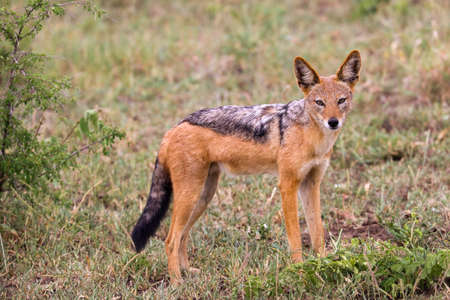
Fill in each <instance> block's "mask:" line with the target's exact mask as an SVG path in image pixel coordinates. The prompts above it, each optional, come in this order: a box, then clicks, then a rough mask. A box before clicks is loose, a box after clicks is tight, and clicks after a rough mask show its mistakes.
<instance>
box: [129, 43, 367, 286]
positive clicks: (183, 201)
mask: <svg viewBox="0 0 450 300" xmlns="http://www.w3.org/2000/svg"><path fill="white" fill-rule="evenodd" d="M294 64H295V67H294V69H295V76H296V78H297V81H298V85H299V86H300V88H301V89H302V90H303V93H304V94H305V97H304V99H301V100H294V101H291V102H289V103H287V104H266V105H255V106H245V107H241V106H222V107H218V108H211V109H202V110H199V111H197V112H195V113H193V114H191V115H189V116H188V117H187V118H185V119H184V120H183V121H181V122H180V123H179V124H178V125H177V126H176V127H174V128H172V129H171V130H169V131H168V132H167V133H166V134H165V136H164V138H163V141H162V143H161V147H160V150H159V153H158V157H157V159H156V163H155V169H154V171H153V178H152V185H151V190H150V195H149V197H148V202H147V205H146V206H145V208H144V211H143V213H142V215H141V217H140V218H139V220H138V222H137V224H136V226H135V228H134V229H133V232H132V238H133V241H134V244H135V247H136V250H137V251H141V250H142V249H143V248H144V246H145V244H146V242H147V240H148V239H149V237H150V236H151V235H153V234H154V233H155V231H156V229H157V228H158V226H159V224H160V222H161V220H162V218H163V217H164V215H165V213H166V211H167V210H168V207H169V203H170V200H171V198H172V194H173V212H172V220H171V221H172V223H171V225H170V230H169V234H168V236H167V239H166V253H167V256H168V268H169V274H170V276H171V278H172V280H173V281H177V280H180V279H181V272H180V271H181V269H187V270H192V271H194V269H192V268H190V267H189V261H188V256H187V243H188V237H189V230H190V229H191V228H192V226H193V225H194V223H195V221H197V219H198V218H199V217H200V215H201V214H202V213H203V212H204V211H205V209H206V207H207V205H208V203H209V202H210V201H211V199H212V197H213V195H214V193H215V190H216V187H217V182H218V180H219V175H220V172H221V171H225V172H227V173H232V174H240V175H241V174H257V173H267V172H269V173H275V174H278V176H279V189H280V192H281V196H282V208H283V213H284V220H285V223H286V231H287V236H288V241H289V248H290V251H291V257H292V260H293V261H294V262H300V261H302V244H301V237H300V226H299V221H298V203H297V192H298V195H299V197H300V199H302V202H303V209H304V212H305V217H306V222H307V225H308V229H309V232H310V235H311V240H312V246H313V249H314V250H315V251H316V252H317V253H318V254H319V255H324V254H325V246H324V231H323V225H322V219H321V212H320V182H321V181H322V178H323V175H324V173H325V170H326V169H327V167H328V164H329V160H330V156H331V152H332V148H333V145H334V143H335V141H336V138H337V137H338V134H339V132H340V130H341V128H342V125H343V124H344V121H345V117H346V114H347V112H349V111H350V109H351V105H352V92H353V87H354V86H355V84H356V82H357V81H358V79H359V70H360V67H361V57H360V54H359V52H358V51H356V50H354V51H352V52H351V53H350V54H349V55H348V57H347V59H346V60H345V61H344V63H343V64H342V66H341V67H340V68H339V70H338V72H337V73H336V75H332V76H328V77H322V76H319V75H318V74H317V73H316V71H315V70H314V69H313V68H312V67H311V66H310V65H309V64H308V63H307V62H306V61H305V60H304V59H303V58H300V57H296V58H295V63H294Z"/></svg>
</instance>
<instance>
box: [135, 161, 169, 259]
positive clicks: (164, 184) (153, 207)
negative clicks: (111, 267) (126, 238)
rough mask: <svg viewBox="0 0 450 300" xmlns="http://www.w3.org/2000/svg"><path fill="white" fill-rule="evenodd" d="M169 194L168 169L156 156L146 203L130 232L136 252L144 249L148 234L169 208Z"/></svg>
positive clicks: (154, 229)
mask: <svg viewBox="0 0 450 300" xmlns="http://www.w3.org/2000/svg"><path fill="white" fill-rule="evenodd" d="M171 195H172V181H171V180H170V174H169V171H168V170H167V169H166V168H164V166H162V165H160V164H159V163H158V158H157V159H156V162H155V170H154V171H153V177H152V186H151V188H150V195H149V196H148V200H147V204H146V205H145V208H144V211H143V212H142V215H141V216H140V218H139V220H138V221H137V223H136V226H134V229H133V232H132V233H131V238H132V239H133V242H134V246H135V248H136V251H137V252H140V251H141V250H142V249H144V247H145V244H146V243H147V241H148V239H149V238H150V236H152V235H153V234H154V233H155V232H156V229H158V227H159V224H160V223H161V220H162V219H163V218H164V215H165V214H166V212H167V210H168V208H169V204H170V199H171Z"/></svg>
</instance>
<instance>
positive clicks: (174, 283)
mask: <svg viewBox="0 0 450 300" xmlns="http://www.w3.org/2000/svg"><path fill="white" fill-rule="evenodd" d="M182 284H183V278H181V277H178V278H177V277H170V285H171V286H173V287H177V286H180V285H182Z"/></svg>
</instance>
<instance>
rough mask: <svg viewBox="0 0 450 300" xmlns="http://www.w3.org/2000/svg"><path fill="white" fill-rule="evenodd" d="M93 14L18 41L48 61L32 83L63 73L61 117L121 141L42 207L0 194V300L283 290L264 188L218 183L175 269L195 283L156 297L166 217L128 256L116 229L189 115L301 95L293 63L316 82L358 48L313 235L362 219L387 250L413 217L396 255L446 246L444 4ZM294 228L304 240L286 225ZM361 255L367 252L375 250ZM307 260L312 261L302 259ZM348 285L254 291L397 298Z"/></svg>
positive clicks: (167, 6)
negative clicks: (184, 268)
mask: <svg viewBox="0 0 450 300" xmlns="http://www.w3.org/2000/svg"><path fill="white" fill-rule="evenodd" d="M103 4H104V8H105V9H106V10H107V11H108V16H107V17H106V18H104V19H103V20H94V19H93V18H92V17H90V16H87V15H84V14H82V13H80V11H78V10H76V9H70V10H69V11H68V13H67V14H66V16H64V17H63V18H59V19H53V20H52V21H51V23H50V24H49V26H47V28H46V29H45V30H44V31H43V32H42V33H41V34H40V35H39V37H38V40H37V41H36V44H34V45H33V47H34V48H35V49H36V50H39V51H40V52H42V53H47V54H50V55H52V56H53V60H51V61H50V62H49V68H48V72H50V73H52V74H55V75H58V76H61V75H63V76H69V77H71V78H72V79H73V84H74V86H75V87H76V89H75V90H74V91H73V93H74V96H76V98H77V99H78V100H77V101H76V103H74V104H73V105H71V106H67V107H66V108H65V111H64V114H66V115H67V116H68V117H69V118H73V119H77V118H79V117H81V116H82V115H83V113H84V111H85V110H86V109H90V108H98V109H100V111H101V113H102V115H103V116H104V118H106V119H108V120H109V121H110V122H112V123H114V124H117V125H118V126H120V127H121V128H123V129H124V130H125V131H126V133H127V137H126V139H125V140H124V141H123V142H121V143H119V144H117V145H116V146H115V151H114V152H113V153H112V155H111V156H109V157H105V156H102V155H95V156H90V157H87V156H85V157H81V158H80V160H79V164H80V169H79V170H78V171H74V172H68V173H67V174H63V176H64V178H65V185H64V186H55V187H54V194H52V195H37V196H32V195H21V194H7V195H3V196H2V198H1V199H0V203H1V206H0V207H1V208H0V212H1V213H0V217H1V219H2V220H1V225H0V226H1V227H0V233H1V241H2V244H1V245H0V246H1V248H2V249H1V257H2V261H1V266H0V284H1V286H2V288H1V289H0V297H2V298H11V297H15V298H41V297H56V298H75V297H78V298H150V299H155V298H157V299H158V298H159V299H167V298H169V299H170V298H174V299H175V298H182V299H184V298H188V299H193V298H212V299H216V298H217V299H222V298H246V297H247V298H252V295H253V294H251V293H250V294H249V293H248V292H249V290H248V287H249V284H251V282H252V280H254V278H257V279H258V280H257V281H258V282H261V284H263V286H264V284H268V283H271V282H273V283H274V284H275V285H278V284H280V285H281V284H284V285H286V284H288V285H290V286H293V287H295V284H297V282H296V281H295V280H293V281H292V283H290V282H289V281H288V282H286V281H284V282H280V283H278V281H277V280H278V278H279V277H278V275H277V274H289V268H290V267H289V257H288V250H287V240H286V234H285V232H284V230H285V229H284V225H283V221H282V217H281V213H280V205H281V203H280V200H281V199H280V194H279V192H278V191H277V190H276V189H275V190H274V188H275V187H276V183H277V180H276V178H273V177H272V176H268V175H263V176H252V177H237V178H229V177H222V179H221V181H220V186H219V189H218V191H217V193H216V195H215V197H214V200H213V202H212V204H211V205H210V206H209V207H208V210H207V212H206V213H205V215H204V216H202V218H201V220H200V222H198V224H196V226H195V227H194V229H193V231H192V234H191V239H192V241H191V246H190V253H189V254H190V258H191V263H192V264H193V266H195V267H197V268H200V269H201V273H200V274H199V275H191V274H185V283H184V284H183V285H182V286H180V287H178V288H175V287H172V286H169V278H168V276H167V260H166V257H165V251H164V238H165V236H166V234H167V231H168V226H169V221H170V218H166V219H165V220H164V222H163V224H162V226H161V228H160V229H159V231H158V233H157V237H156V238H154V239H152V240H151V241H150V242H149V244H148V246H147V247H146V249H145V251H143V252H142V253H140V254H136V253H135V252H134V250H133V248H132V243H131V239H130V236H129V232H130V231H131V229H132V227H133V225H134V223H135V221H136V220H137V218H138V216H139V214H140V212H141V210H142V208H143V206H144V205H145V201H146V196H147V193H148V191H149V188H150V182H149V176H150V172H151V170H152V168H153V162H154V159H155V157H156V153H157V150H158V146H159V142H160V141H161V138H162V136H163V134H164V133H165V132H166V131H167V130H168V129H169V128H171V127H172V126H174V125H175V124H176V123H177V122H178V121H179V120H180V119H182V118H183V117H184V116H185V115H187V114H188V113H190V112H192V111H195V110H197V109H200V108H203V107H211V106H219V105H224V104H238V105H250V104H259V103H278V102H287V101H290V100H292V99H295V98H299V97H301V92H300V91H299V89H298V88H297V87H296V83H295V80H294V76H293V66H292V61H293V58H294V57H295V56H297V55H300V56H303V57H305V58H306V59H307V60H308V61H309V62H310V63H311V64H312V65H313V66H314V67H316V69H318V71H319V73H320V74H330V73H333V72H335V71H336V70H337V68H338V66H339V64H340V63H341V61H342V60H343V59H344V58H345V55H346V54H347V53H348V52H349V51H350V50H352V49H359V50H360V51H361V54H362V58H363V69H362V74H361V81H360V83H359V84H358V86H357V88H356V92H355V100H354V109H353V112H352V113H351V115H350V117H349V119H348V120H347V122H346V125H345V128H344V130H343V133H342V135H341V136H340V138H339V139H338V142H337V144H336V146H335V148H334V149H335V151H334V154H333V158H332V161H331V166H330V168H329V170H328V171H327V174H326V176H325V179H324V183H323V185H322V203H323V213H322V215H323V218H324V221H325V224H327V226H328V228H329V229H330V231H331V229H333V228H332V227H333V226H335V225H333V224H336V219H339V218H340V219H341V221H342V222H341V223H339V224H347V225H349V226H350V227H355V228H356V227H358V226H362V224H363V223H364V220H365V219H364V218H365V215H366V213H367V211H371V212H372V213H373V215H376V216H377V218H378V219H377V220H378V223H380V224H381V225H382V226H383V228H386V229H387V230H390V232H391V234H392V241H391V242H392V243H395V242H399V241H400V242H401V241H404V240H405V239H407V238H406V237H405V234H404V233H405V232H413V233H414V232H415V231H414V228H413V229H412V231H408V230H409V229H410V228H411V226H410V225H411V224H410V223H408V222H409V221H408V220H409V219H408V218H410V216H411V215H412V214H413V215H414V216H416V223H415V224H416V225H415V226H416V227H415V228H416V229H417V228H418V229H419V230H420V232H419V233H417V232H415V233H414V235H413V236H414V241H415V242H414V243H415V244H414V245H408V246H405V247H409V248H408V249H417V248H418V247H420V248H422V249H425V250H424V251H427V253H430V255H432V254H433V253H438V251H442V250H439V249H443V250H445V249H447V252H445V253H447V255H448V249H449V246H450V245H449V241H450V239H449V234H448V233H449V231H450V228H449V226H448V224H449V222H450V210H449V207H450V205H449V201H448V197H449V194H450V193H449V186H450V177H449V176H448V173H449V165H450V158H449V153H448V149H449V148H450V138H449V136H450V132H449V128H450V119H449V118H450V109H449V98H450V87H449V85H448V82H449V80H450V73H449V70H450V60H449V54H448V49H449V47H450V41H449V38H450V26H449V23H448V14H449V12H450V7H449V4H448V2H447V1H406V0H395V1H394V0H392V1H362V2H357V1H347V2H345V3H342V1H331V0H327V1H319V2H316V1H314V2H313V1H308V2H306V1H304V2H298V1H272V0H263V1H249V2H242V3H241V2H239V1H212V2H204V3H200V2H197V1H183V0H176V1H170V2H168V1H152V2H151V3H146V1H140V0H134V1H132V0H130V1H125V0H115V1H103ZM13 5H17V6H19V5H20V1H19V2H18V3H17V4H13ZM373 5H375V7H376V9H375V10H374V9H373V7H374V6H373ZM47 120H48V123H47V124H45V125H46V127H45V130H44V136H45V135H46V136H48V135H63V134H64V133H63V132H62V129H61V128H62V127H63V126H61V125H60V124H58V123H56V121H54V118H52V116H51V115H49V116H48V118H47ZM404 224H407V226H406V227H404ZM408 224H409V225H408ZM301 226H302V230H304V229H305V228H306V227H305V222H304V219H303V216H302V214H301ZM408 226H409V227H408ZM402 228H403V229H404V230H403V231H402ZM405 228H406V229H405ZM408 228H409V229H408ZM334 229H336V228H334ZM337 230H338V231H339V228H337ZM402 234H403V235H402ZM399 236H400V238H399ZM406 236H407V235H406ZM333 238H334V240H337V239H338V236H334V237H333ZM329 243H330V244H329V248H330V249H331V250H332V249H333V243H332V242H331V241H330V242H329ZM362 243H363V245H365V246H364V247H366V248H367V249H369V248H370V249H372V248H373V247H376V246H377V245H378V244H377V243H380V242H377V241H374V240H371V239H367V240H362ZM340 247H341V249H344V250H345V251H346V252H345V253H346V257H351V255H352V253H354V255H355V257H356V256H357V255H359V254H358V252H357V250H355V249H354V248H352V242H351V239H350V238H346V237H345V236H344V237H342V239H340ZM393 247H394V246H393ZM395 247H397V246H395ZM396 251H397V250H396ZM377 253H378V252H377ZM382 253H384V252H383V251H381V254H382ZM389 253H391V252H389ZM393 253H396V254H395V255H394V256H395V257H397V256H398V257H400V258H401V257H402V254H401V253H399V252H398V251H397V252H395V251H394V252H393ZM439 253H440V252H439ZM381 254H380V255H381ZM305 255H306V259H307V260H308V261H309V262H310V264H314V262H315V261H316V258H314V257H313V256H312V252H311V250H310V249H309V248H308V247H306V249H305ZM377 255H378V254H377ZM286 268H288V269H286ZM286 270H287V271H286ZM445 274H446V275H445ZM416 275H417V274H416ZM445 277H447V278H448V267H447V270H446V272H445V273H444V275H443V277H442V276H441V277H440V278H439V280H436V281H435V282H433V284H432V285H431V286H430V288H429V289H427V291H426V293H425V294H423V292H424V291H421V290H419V289H414V290H412V289H408V288H407V287H403V288H402V287H401V286H400V291H399V292H398V294H396V296H397V297H405V298H413V297H417V298H424V297H435V298H438V299H439V298H446V297H448V295H449V289H448V281H445ZM287 278H288V279H292V278H291V277H287ZM348 278H356V277H348ZM358 278H359V279H357V280H359V281H356V282H349V281H348V279H347V280H343V281H342V282H340V284H339V288H337V289H336V288H335V287H334V286H333V284H330V283H328V282H323V283H322V284H320V283H319V285H318V287H317V288H314V289H309V288H308V284H306V285H305V287H306V288H301V287H300V288H299V289H295V288H293V289H291V290H289V289H288V290H283V291H285V293H284V294H283V293H281V294H278V293H277V294H275V295H271V294H269V293H267V294H264V293H263V294H261V295H265V296H264V297H272V298H285V297H286V298H298V297H303V298H308V297H309V298H312V297H314V298H316V297H322V298H346V299H347V298H361V297H363V296H362V295H361V294H358V293H356V294H355V292H354V289H353V288H354V287H355V286H369V287H370V289H371V291H374V292H373V294H370V295H372V297H373V298H389V297H391V296H395V295H391V294H389V293H388V292H387V291H385V290H384V289H383V287H380V286H379V285H377V281H375V282H374V281H370V280H368V279H367V277H364V276H361V277H358ZM355 280H356V279H355ZM268 286H269V287H270V285H268ZM275 290H276V289H275ZM277 291H278V290H277ZM261 295H260V297H262V296H261ZM366 296H367V295H366ZM255 297H258V296H255Z"/></svg>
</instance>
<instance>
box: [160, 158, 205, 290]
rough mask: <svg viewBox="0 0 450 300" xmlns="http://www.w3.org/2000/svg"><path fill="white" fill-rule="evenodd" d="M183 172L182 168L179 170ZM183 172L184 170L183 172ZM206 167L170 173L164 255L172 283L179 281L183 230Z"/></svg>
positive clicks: (202, 180)
mask: <svg viewBox="0 0 450 300" xmlns="http://www.w3.org/2000/svg"><path fill="white" fill-rule="evenodd" d="M179 170H183V168H179ZM183 171H185V169H184V170H183ZM207 174H208V166H193V165H191V166H189V173H188V174H187V173H186V172H183V173H181V172H180V173H178V172H177V170H174V171H173V172H171V179H172V182H173V211H172V220H171V224H170V229H169V235H168V236H167V238H166V254H167V259H168V268H169V275H170V277H171V280H172V281H173V282H177V281H179V280H181V270H180V263H181V257H180V246H181V239H182V236H183V231H184V228H185V227H186V224H188V222H189V219H190V217H191V215H192V213H193V211H194V208H195V206H196V203H197V201H198V199H199V197H200V195H201V193H202V190H203V186H204V182H205V180H206V178H207Z"/></svg>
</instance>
